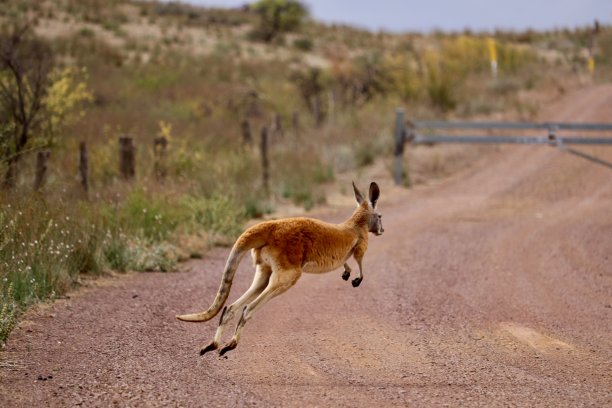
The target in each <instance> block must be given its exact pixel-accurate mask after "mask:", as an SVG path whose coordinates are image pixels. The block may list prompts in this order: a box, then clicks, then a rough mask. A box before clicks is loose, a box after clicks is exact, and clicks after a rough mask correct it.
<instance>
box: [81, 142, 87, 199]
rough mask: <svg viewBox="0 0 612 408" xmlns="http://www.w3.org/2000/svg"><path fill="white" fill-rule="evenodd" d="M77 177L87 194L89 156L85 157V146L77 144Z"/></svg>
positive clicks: (83, 143) (82, 143)
mask: <svg viewBox="0 0 612 408" xmlns="http://www.w3.org/2000/svg"><path fill="white" fill-rule="evenodd" d="M79 175H80V177H81V186H83V190H84V191H85V193H86V194H87V192H88V191H89V156H88V155H87V144H86V143H85V142H81V143H79Z"/></svg>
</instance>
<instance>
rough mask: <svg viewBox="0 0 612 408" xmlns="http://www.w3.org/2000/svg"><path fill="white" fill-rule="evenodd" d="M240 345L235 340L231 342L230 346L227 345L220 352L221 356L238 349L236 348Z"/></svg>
mask: <svg viewBox="0 0 612 408" xmlns="http://www.w3.org/2000/svg"><path fill="white" fill-rule="evenodd" d="M237 345H238V343H237V342H236V341H234V340H232V341H230V342H229V343H228V344H226V345H225V347H223V348H222V349H221V350H219V355H220V356H222V355H224V354H225V353H227V352H228V351H231V350H233V349H235V348H236V346H237Z"/></svg>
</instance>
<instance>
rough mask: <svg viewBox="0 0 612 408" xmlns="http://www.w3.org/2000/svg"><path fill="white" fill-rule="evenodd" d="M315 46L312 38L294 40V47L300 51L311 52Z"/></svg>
mask: <svg viewBox="0 0 612 408" xmlns="http://www.w3.org/2000/svg"><path fill="white" fill-rule="evenodd" d="M313 45H314V44H313V42H312V40H311V39H310V38H306V37H301V38H296V39H295V40H293V46H294V47H295V48H297V49H298V50H300V51H311V50H312V47H313Z"/></svg>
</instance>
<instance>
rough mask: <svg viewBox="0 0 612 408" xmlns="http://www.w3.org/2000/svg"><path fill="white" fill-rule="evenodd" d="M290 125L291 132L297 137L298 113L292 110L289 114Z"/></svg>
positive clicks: (298, 126) (298, 127)
mask: <svg viewBox="0 0 612 408" xmlns="http://www.w3.org/2000/svg"><path fill="white" fill-rule="evenodd" d="M291 127H292V128H293V134H294V135H295V136H296V137H297V136H299V135H300V113H299V112H298V111H296V110H295V111H293V113H292V114H291Z"/></svg>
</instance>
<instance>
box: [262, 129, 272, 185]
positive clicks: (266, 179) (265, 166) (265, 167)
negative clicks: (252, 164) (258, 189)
mask: <svg viewBox="0 0 612 408" xmlns="http://www.w3.org/2000/svg"><path fill="white" fill-rule="evenodd" d="M260 148H261V170H262V173H261V181H262V186H263V189H264V192H265V193H266V195H267V194H269V192H270V162H269V161H268V128H267V127H266V126H265V125H264V126H263V127H262V128H261V145H260Z"/></svg>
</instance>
